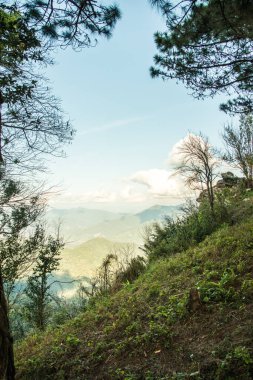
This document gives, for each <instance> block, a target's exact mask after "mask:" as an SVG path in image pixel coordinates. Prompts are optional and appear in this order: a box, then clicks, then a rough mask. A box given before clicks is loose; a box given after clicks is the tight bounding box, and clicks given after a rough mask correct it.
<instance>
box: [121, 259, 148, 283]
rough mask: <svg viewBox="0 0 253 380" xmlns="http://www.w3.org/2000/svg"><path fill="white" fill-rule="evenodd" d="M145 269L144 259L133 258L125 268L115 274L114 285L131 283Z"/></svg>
mask: <svg viewBox="0 0 253 380" xmlns="http://www.w3.org/2000/svg"><path fill="white" fill-rule="evenodd" d="M145 269H146V263H145V259H144V257H141V256H137V257H133V258H132V259H131V260H130V261H129V263H128V264H127V265H126V267H125V268H122V269H121V270H119V271H118V272H117V273H116V279H115V282H116V285H122V284H124V283H128V282H129V283H131V282H133V281H134V280H136V279H137V278H138V277H139V276H140V275H141V273H143V272H144V270H145Z"/></svg>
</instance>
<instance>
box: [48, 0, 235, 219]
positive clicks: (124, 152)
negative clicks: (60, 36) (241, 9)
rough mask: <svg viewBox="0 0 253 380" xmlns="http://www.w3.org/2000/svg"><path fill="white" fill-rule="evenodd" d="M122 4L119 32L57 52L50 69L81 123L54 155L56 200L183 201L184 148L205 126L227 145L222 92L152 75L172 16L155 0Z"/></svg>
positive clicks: (59, 203) (131, 207) (107, 203)
mask: <svg viewBox="0 0 253 380" xmlns="http://www.w3.org/2000/svg"><path fill="white" fill-rule="evenodd" d="M118 5H119V7H120V9H121V11H122V19H121V20H120V21H119V22H118V24H117V26H116V28H115V30H114V33H113V37H112V38H111V39H109V40H106V39H100V40H99V42H98V45H97V46H96V47H94V48H87V49H84V50H82V51H79V52H75V51H73V50H71V49H70V48H69V49H66V50H59V51H57V52H55V54H54V60H55V64H54V65H53V66H51V67H50V68H48V69H47V72H46V75H47V77H48V78H49V79H50V82H51V87H52V90H53V93H54V94H55V95H56V96H58V97H59V98H60V99H61V100H62V107H63V109H64V111H65V112H66V115H67V116H68V117H69V118H70V120H71V121H72V124H73V126H74V128H75V129H76V135H75V138H74V140H73V142H72V144H71V145H69V146H65V151H66V156H67V157H66V158H64V159H60V158H57V159H56V158H55V159H54V160H51V161H50V162H49V171H50V176H49V183H50V184H54V185H57V192H56V194H55V195H52V196H51V197H50V205H51V206H52V207H57V208H70V207H89V208H99V209H105V210H111V211H120V212H123V211H124V212H135V211H136V212H137V211H139V210H142V209H144V208H146V207H150V206H152V205H156V204H162V205H170V204H179V203H182V202H183V201H184V200H185V198H186V197H187V196H188V195H189V190H188V189H186V188H185V186H184V183H183V181H182V180H181V179H180V178H176V177H175V176H173V175H172V174H173V170H172V163H173V162H174V159H175V152H176V147H177V146H178V144H180V141H181V142H182V140H183V139H184V138H185V136H186V135H187V134H188V133H189V132H191V133H199V132H200V131H201V132H202V133H204V134H205V135H207V136H209V138H210V141H211V142H212V143H213V144H214V145H220V144H221V131H222V128H223V125H224V123H225V122H227V121H228V118H227V116H226V115H225V114H224V113H222V112H220V111H219V104H220V103H221V101H222V100H223V99H222V98H221V97H216V98H214V99H206V100H204V101H202V100H196V99H194V98H193V97H192V96H191V95H190V93H189V91H187V90H186V89H185V88H184V86H183V85H182V84H177V83H176V81H174V80H170V81H162V80H161V79H152V78H151V77H150V74H149V68H150V66H151V65H152V62H153V56H154V55H155V53H156V47H155V44H154V38H153V35H154V33H155V32H156V31H157V30H159V31H163V30H165V20H164V19H162V17H161V16H160V15H159V14H158V13H157V12H156V10H154V9H152V8H151V7H150V5H149V4H148V1H147V0H138V1H133V0H120V1H118Z"/></svg>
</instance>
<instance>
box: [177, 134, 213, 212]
mask: <svg viewBox="0 0 253 380" xmlns="http://www.w3.org/2000/svg"><path fill="white" fill-rule="evenodd" d="M178 153H179V156H180V160H181V163H180V164H179V165H178V167H177V169H176V173H178V174H180V175H182V176H184V177H185V178H186V184H187V185H188V186H189V187H190V188H192V189H194V190H201V191H206V193H207V198H208V201H209V205H210V208H211V211H212V212H214V190H213V187H214V181H215V179H216V178H217V168H218V166H219V161H218V160H217V159H216V156H215V151H214V149H213V148H212V146H211V145H210V143H209V141H208V138H207V137H204V136H203V135H201V134H200V135H199V136H195V135H192V134H189V135H188V136H187V138H186V139H185V140H184V142H183V144H182V145H181V147H179V149H178Z"/></svg>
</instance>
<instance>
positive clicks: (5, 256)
mask: <svg viewBox="0 0 253 380" xmlns="http://www.w3.org/2000/svg"><path fill="white" fill-rule="evenodd" d="M0 168H1V170H2V171H1V177H0V359H1V360H0V379H5V377H7V379H10V380H11V379H14V376H15V368H14V359H13V342H12V336H11V329H10V323H9V318H8V311H9V310H8V303H7V300H6V295H5V288H4V284H7V283H8V284H10V287H13V284H14V283H15V280H16V279H17V278H18V277H20V276H21V275H22V274H24V272H25V271H26V270H27V269H28V268H29V267H30V266H31V264H32V263H33V260H34V258H35V257H36V248H37V245H38V243H39V242H40V235H41V234H40V228H39V227H33V226H32V225H33V224H34V222H35V221H36V220H37V218H38V216H39V215H40V214H41V212H42V210H43V208H44V204H43V202H41V198H40V196H39V195H38V196H35V195H33V196H31V194H30V193H29V192H28V190H27V187H26V186H25V185H24V184H22V183H21V182H20V181H13V179H11V178H8V177H7V175H6V173H4V171H3V167H2V165H1V166H0ZM32 193H33V194H34V192H33V191H32Z"/></svg>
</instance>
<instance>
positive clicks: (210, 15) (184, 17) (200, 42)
mask: <svg viewBox="0 0 253 380" xmlns="http://www.w3.org/2000/svg"><path fill="white" fill-rule="evenodd" d="M151 3H152V4H153V5H156V6H158V7H159V8H160V9H161V10H162V12H163V14H164V15H165V17H166V18H167V28H168V31H167V32H165V33H159V32H158V33H156V35H155V41H156V45H157V48H158V51H159V54H158V55H156V56H155V58H154V61H155V65H154V67H152V68H151V74H152V76H154V77H155V76H160V77H162V78H163V79H168V78H175V79H177V80H179V81H182V82H183V83H184V84H185V85H186V87H187V88H189V89H191V90H192V93H193V95H194V96H196V97H198V98H203V97H205V96H214V95H215V94H218V93H226V94H234V93H236V94H237V97H236V98H235V99H233V100H231V101H230V102H228V103H227V104H225V105H221V108H222V109H223V110H224V111H226V112H227V111H230V112H232V113H234V112H241V111H242V110H243V111H245V107H246V108H247V110H248V111H249V109H252V106H253V103H252V86H253V65H252V63H253V23H252V15H253V2H252V1H251V0H182V1H172V2H169V1H166V0H154V1H151Z"/></svg>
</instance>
